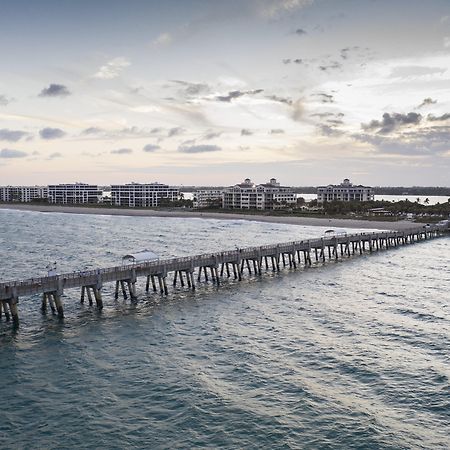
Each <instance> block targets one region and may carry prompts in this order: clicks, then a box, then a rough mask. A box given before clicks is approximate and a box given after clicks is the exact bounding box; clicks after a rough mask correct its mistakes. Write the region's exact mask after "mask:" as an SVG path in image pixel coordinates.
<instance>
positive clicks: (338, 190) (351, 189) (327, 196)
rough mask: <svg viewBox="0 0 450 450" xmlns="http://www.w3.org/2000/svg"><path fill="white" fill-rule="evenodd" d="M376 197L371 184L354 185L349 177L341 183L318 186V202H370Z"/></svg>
mask: <svg viewBox="0 0 450 450" xmlns="http://www.w3.org/2000/svg"><path fill="white" fill-rule="evenodd" d="M373 199H374V190H373V188H372V187H369V186H362V185H360V184H359V185H353V184H352V183H350V180H349V179H348V178H345V179H344V181H343V182H342V183H341V184H329V185H328V186H319V187H318V188H317V202H318V203H324V202H333V201H339V202H369V201H371V200H373Z"/></svg>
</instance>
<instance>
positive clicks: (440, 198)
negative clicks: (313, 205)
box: [184, 192, 450, 205]
mask: <svg viewBox="0 0 450 450" xmlns="http://www.w3.org/2000/svg"><path fill="white" fill-rule="evenodd" d="M297 196H298V197H303V198H304V199H305V200H306V201H307V202H309V201H311V200H315V199H316V198H317V195H316V194H304V193H303V194H302V193H301V194H297ZM184 198H185V199H187V200H192V199H193V198H194V193H193V192H184ZM449 198H450V196H448V197H446V196H445V195H428V196H427V195H408V194H405V195H385V194H377V195H375V200H385V201H387V202H399V201H402V200H408V201H410V202H413V203H414V202H416V201H417V199H419V203H420V204H422V205H436V204H437V203H447V201H448V199H449ZM426 199H428V203H425V200H426Z"/></svg>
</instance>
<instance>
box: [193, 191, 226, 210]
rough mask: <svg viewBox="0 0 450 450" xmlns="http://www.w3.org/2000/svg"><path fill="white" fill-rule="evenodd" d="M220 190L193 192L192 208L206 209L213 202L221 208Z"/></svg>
mask: <svg viewBox="0 0 450 450" xmlns="http://www.w3.org/2000/svg"><path fill="white" fill-rule="evenodd" d="M222 197H223V190H222V189H198V190H196V191H195V192H194V208H208V207H210V206H211V204H214V203H215V202H217V203H219V204H220V206H222V201H223V200H222Z"/></svg>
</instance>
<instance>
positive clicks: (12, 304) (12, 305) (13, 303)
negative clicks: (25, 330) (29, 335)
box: [9, 297, 19, 327]
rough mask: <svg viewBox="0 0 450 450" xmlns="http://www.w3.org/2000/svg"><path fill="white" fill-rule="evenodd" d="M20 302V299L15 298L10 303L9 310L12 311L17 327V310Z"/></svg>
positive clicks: (14, 323)
mask: <svg viewBox="0 0 450 450" xmlns="http://www.w3.org/2000/svg"><path fill="white" fill-rule="evenodd" d="M18 302H19V299H18V298H17V297H13V298H12V299H11V300H10V301H9V310H10V311H11V316H12V321H13V325H14V326H15V327H18V326H19V311H18V309H17V303H18Z"/></svg>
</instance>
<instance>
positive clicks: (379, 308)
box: [0, 211, 450, 449]
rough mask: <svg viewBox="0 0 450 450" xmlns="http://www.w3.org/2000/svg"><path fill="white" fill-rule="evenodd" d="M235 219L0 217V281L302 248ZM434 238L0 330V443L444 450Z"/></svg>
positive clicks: (448, 246) (445, 297)
mask: <svg viewBox="0 0 450 450" xmlns="http://www.w3.org/2000/svg"><path fill="white" fill-rule="evenodd" d="M322 232H323V229H322V228H319V227H314V228H313V227H299V226H293V225H280V224H269V223H256V222H244V221H217V220H197V219H167V218H138V217H107V216H81V215H65V214H43V213H28V212H18V211H17V212H16V211H0V250H1V252H0V263H1V264H0V280H2V281H5V280H7V279H13V278H18V277H30V276H37V275H41V274H44V273H45V270H44V269H45V265H46V264H47V262H49V261H55V260H56V261H57V262H58V270H59V271H60V272H63V271H70V270H84V269H86V268H96V267H99V266H109V265H116V264H117V263H118V262H120V257H121V256H122V255H124V254H125V253H128V252H130V251H136V250H141V249H144V248H151V249H152V250H154V251H156V252H157V253H159V254H160V255H162V256H178V255H179V256H181V255H188V254H196V253H202V252H207V251H216V250H224V249H233V248H235V247H236V246H239V247H243V246H246V245H260V244H266V243H269V242H274V243H275V242H283V241H290V240H294V239H296V240H297V239H304V238H308V237H316V236H319V235H320V234H321V233H322ZM449 254H450V239H449V238H441V239H436V240H433V241H428V242H423V243H420V244H416V245H409V246H406V247H402V248H397V249H394V250H392V251H389V252H386V251H383V252H380V253H377V254H373V255H363V256H361V257H359V256H358V257H353V258H351V259H346V260H345V261H339V262H338V263H335V262H332V263H327V264H326V265H325V266H322V265H317V266H313V267H311V268H308V269H300V270H296V271H291V270H284V271H282V272H281V273H280V274H273V273H272V272H270V273H267V274H265V275H264V276H262V277H261V278H256V277H247V276H246V278H245V280H243V281H242V282H240V283H239V282H235V281H234V280H233V281H227V282H225V283H224V284H223V285H222V286H221V287H220V288H216V287H214V286H212V285H211V284H203V285H200V286H199V287H198V289H197V291H196V292H195V294H194V293H191V292H188V291H187V290H184V289H181V288H179V289H175V290H173V289H171V292H170V294H169V296H168V297H166V298H163V297H160V296H159V294H158V295H156V294H153V293H152V294H150V295H146V294H145V292H144V289H143V282H142V280H141V281H140V284H139V288H138V293H139V299H138V301H137V302H135V303H130V302H129V301H124V300H122V299H120V300H118V301H114V299H113V296H112V295H111V294H112V286H105V288H104V289H105V293H104V303H105V308H104V310H103V311H102V312H101V313H100V312H98V311H97V310H96V309H95V307H90V306H89V305H88V304H84V305H80V303H79V292H77V291H73V290H72V291H67V292H66V293H65V295H64V297H63V302H64V307H65V313H66V318H65V319H64V321H63V322H60V321H59V320H58V319H57V318H56V317H54V316H52V315H51V314H50V315H47V316H42V315H41V313H40V311H39V302H40V299H39V298H38V297H33V298H22V299H20V304H19V311H20V315H21V326H20V328H19V330H18V331H17V332H14V331H13V330H12V327H11V325H10V324H7V323H5V322H4V321H1V322H0V375H1V380H2V383H1V387H0V399H1V400H0V402H1V409H0V419H1V420H0V448H5V449H7V448H8V449H9V448H46V449H60V448H68V449H80V448H96V449H122V448H152V449H166V448H170V449H173V448H182V449H187V448H211V449H215V448H232V449H234V448H239V449H244V448H245V449H256V448H258V449H259V448H276V449H283V448H286V449H289V448H292V449H294V448H295V449H302V448H305V449H317V448H320V449H324V448H325V449H326V448H342V449H349V448H354V449H410V448H411V449H448V448H449V447H450V439H449V430H450V381H449V380H450V306H449V303H450V295H449V291H450V271H449Z"/></svg>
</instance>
